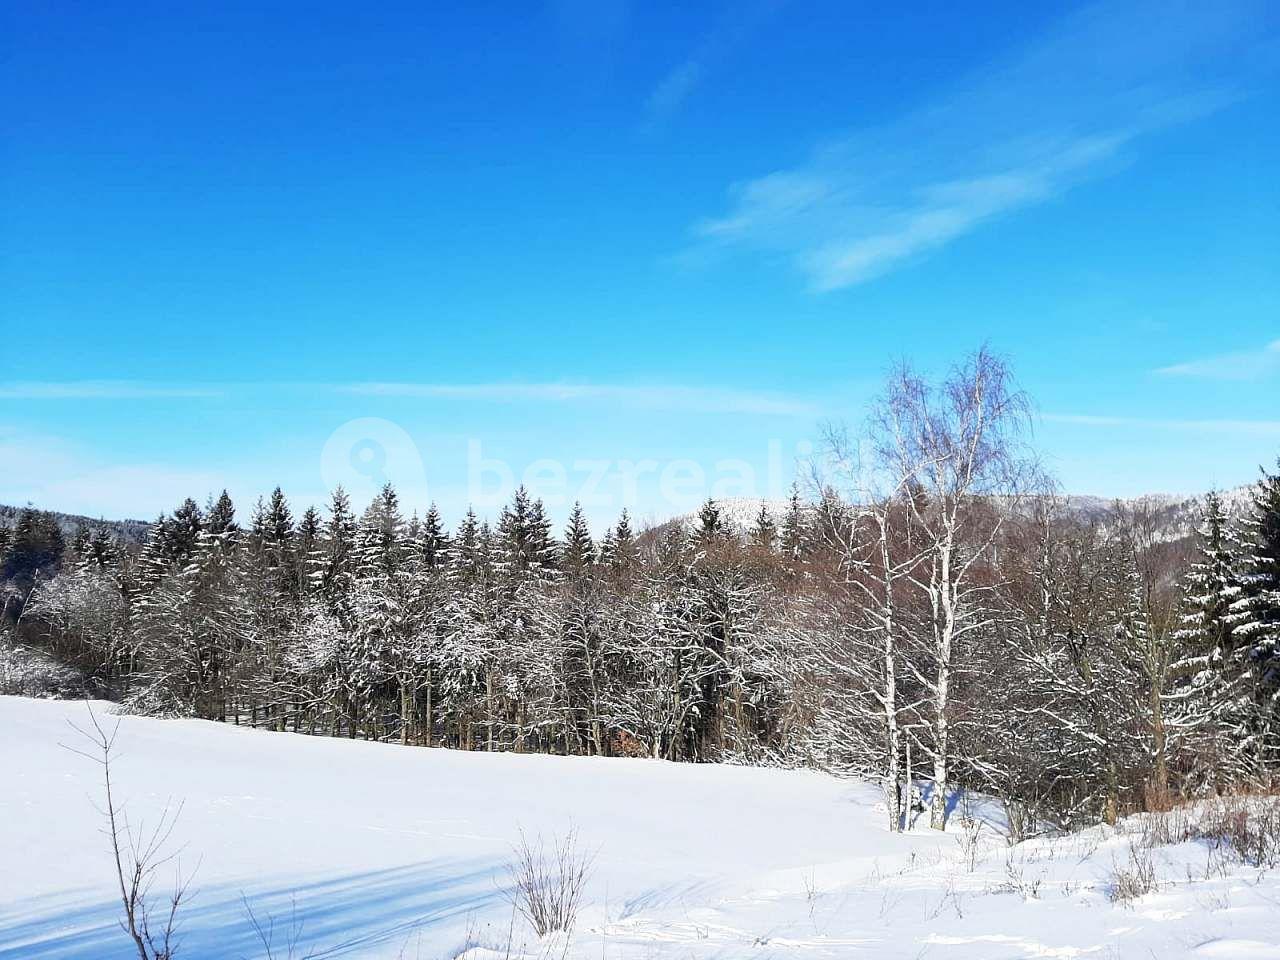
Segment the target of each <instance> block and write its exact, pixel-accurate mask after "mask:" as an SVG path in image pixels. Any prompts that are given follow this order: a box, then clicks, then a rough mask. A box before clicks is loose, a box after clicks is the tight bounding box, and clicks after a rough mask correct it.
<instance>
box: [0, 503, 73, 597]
mask: <svg viewBox="0 0 1280 960" xmlns="http://www.w3.org/2000/svg"><path fill="white" fill-rule="evenodd" d="M65 553H66V539H65V538H64V537H63V534H62V525H61V524H59V523H58V518H57V517H55V516H54V515H53V514H51V513H46V512H44V511H42V510H36V509H35V508H34V507H25V508H23V509H22V510H21V511H20V512H19V513H18V520H17V522H16V523H15V524H14V526H13V535H12V539H11V540H10V543H9V548H8V550H7V551H6V553H5V558H4V566H3V569H0V581H3V580H11V581H13V583H14V585H15V587H16V588H17V590H18V595H19V596H20V597H22V598H25V597H26V596H27V594H28V593H30V592H31V587H32V586H33V585H34V584H35V582H36V579H37V578H44V579H47V578H49V577H52V576H53V575H54V574H55V573H57V572H58V568H59V566H60V564H61V563H62V557H63V555H64V554H65ZM14 615H15V616H16V615H17V612H16V611H15V612H14Z"/></svg>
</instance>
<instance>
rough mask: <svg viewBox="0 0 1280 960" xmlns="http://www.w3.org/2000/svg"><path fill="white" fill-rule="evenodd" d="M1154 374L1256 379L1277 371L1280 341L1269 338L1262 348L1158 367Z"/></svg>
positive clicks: (1279, 361) (1278, 369)
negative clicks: (1269, 340) (1268, 341)
mask: <svg viewBox="0 0 1280 960" xmlns="http://www.w3.org/2000/svg"><path fill="white" fill-rule="evenodd" d="M1156 373H1158V374H1160V375H1161V376H1166V377H1199V378H1203V379H1206V380H1259V379H1261V378H1263V377H1267V376H1271V375H1273V374H1278V373H1280V340H1272V341H1271V342H1270V343H1268V344H1265V345H1264V346H1263V347H1262V349H1261V350H1238V351H1235V352H1233V353H1220V354H1216V355H1214V356H1211V357H1201V358H1200V359H1199V360H1189V361H1187V362H1186V363H1175V364H1174V365H1173V366H1170V367H1161V368H1160V369H1159V370H1157V371H1156Z"/></svg>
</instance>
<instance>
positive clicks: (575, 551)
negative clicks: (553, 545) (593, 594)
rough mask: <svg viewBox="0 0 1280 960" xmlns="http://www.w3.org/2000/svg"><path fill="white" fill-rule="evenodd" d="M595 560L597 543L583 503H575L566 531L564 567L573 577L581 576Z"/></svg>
mask: <svg viewBox="0 0 1280 960" xmlns="http://www.w3.org/2000/svg"><path fill="white" fill-rule="evenodd" d="M594 561H595V544H594V543H593V542H592V540H591V533H590V531H588V529H587V521H586V518H585V517H584V516H583V515H582V505H581V504H580V503H574V505H573V510H572V512H571V513H570V514H569V524H568V526H567V527H566V528H565V532H564V554H563V563H564V569H565V571H566V572H567V573H568V574H569V575H570V576H572V577H581V576H582V575H583V574H585V573H586V572H587V571H588V570H589V569H590V568H591V566H592V564H593V562H594Z"/></svg>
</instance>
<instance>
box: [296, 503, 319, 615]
mask: <svg viewBox="0 0 1280 960" xmlns="http://www.w3.org/2000/svg"><path fill="white" fill-rule="evenodd" d="M323 535H324V522H323V521H322V520H321V519H320V511H319V510H317V509H316V508H315V507H307V509H306V510H304V511H303V513H302V518H301V519H300V520H299V521H298V531H297V535H296V544H295V550H294V553H295V556H296V568H297V573H298V593H299V595H302V596H305V595H307V594H310V593H312V592H313V591H314V590H315V589H316V587H317V586H318V584H319V582H320V577H321V574H322V572H323V569H324V563H323V559H322V554H321V538H322V537H323Z"/></svg>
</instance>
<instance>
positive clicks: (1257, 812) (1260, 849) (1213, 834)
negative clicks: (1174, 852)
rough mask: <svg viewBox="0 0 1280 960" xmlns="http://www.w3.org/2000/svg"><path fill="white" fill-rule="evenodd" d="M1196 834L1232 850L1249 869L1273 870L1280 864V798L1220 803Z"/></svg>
mask: <svg viewBox="0 0 1280 960" xmlns="http://www.w3.org/2000/svg"><path fill="white" fill-rule="evenodd" d="M1197 833H1198V836H1199V837H1200V838H1201V839H1204V840H1208V841H1209V842H1210V843H1211V844H1215V845H1217V846H1220V847H1229V848H1230V849H1231V851H1232V852H1233V853H1234V854H1235V855H1236V856H1237V857H1239V858H1240V860H1241V861H1243V862H1244V863H1247V864H1249V865H1250V866H1253V867H1257V868H1258V869H1259V870H1271V869H1274V868H1275V867H1276V866H1278V865H1280V797H1274V796H1255V797H1247V796H1246V797H1235V798H1232V799H1229V800H1228V799H1223V800H1219V801H1218V802H1217V803H1216V804H1214V805H1213V806H1212V807H1211V808H1210V809H1209V810H1208V811H1207V812H1206V813H1205V815H1204V816H1203V818H1202V821H1201V823H1200V825H1199V829H1198V831H1197Z"/></svg>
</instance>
